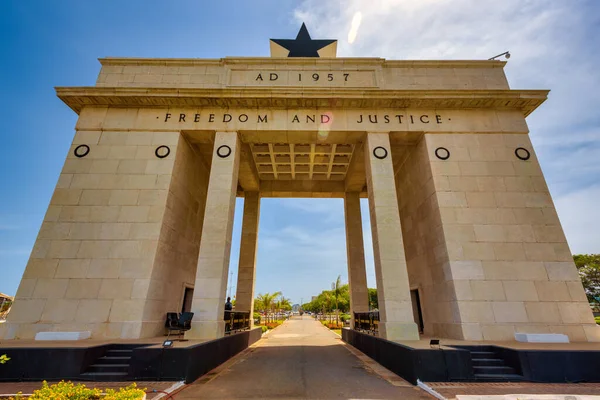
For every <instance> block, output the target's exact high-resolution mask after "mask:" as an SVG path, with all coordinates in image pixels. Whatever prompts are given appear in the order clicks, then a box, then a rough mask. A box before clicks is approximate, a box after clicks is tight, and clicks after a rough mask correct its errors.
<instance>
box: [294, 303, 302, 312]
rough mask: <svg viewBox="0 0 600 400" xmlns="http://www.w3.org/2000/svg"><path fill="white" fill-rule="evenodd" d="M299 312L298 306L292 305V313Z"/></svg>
mask: <svg viewBox="0 0 600 400" xmlns="http://www.w3.org/2000/svg"><path fill="white" fill-rule="evenodd" d="M298 311H300V304H294V305H293V306H292V312H298Z"/></svg>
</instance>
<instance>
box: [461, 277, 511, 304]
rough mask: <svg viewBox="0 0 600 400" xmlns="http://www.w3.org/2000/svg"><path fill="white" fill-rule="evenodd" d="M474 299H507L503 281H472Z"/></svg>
mask: <svg viewBox="0 0 600 400" xmlns="http://www.w3.org/2000/svg"><path fill="white" fill-rule="evenodd" d="M470 284H471V290H472V292H473V300H487V301H492V300H506V296H505V295H504V288H503V286H502V282H498V281H471V282H470Z"/></svg>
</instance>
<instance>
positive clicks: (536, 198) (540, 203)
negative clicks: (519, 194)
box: [524, 193, 554, 208]
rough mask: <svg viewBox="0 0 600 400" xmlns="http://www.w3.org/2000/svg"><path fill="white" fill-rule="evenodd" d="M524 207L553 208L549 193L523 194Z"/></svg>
mask: <svg viewBox="0 0 600 400" xmlns="http://www.w3.org/2000/svg"><path fill="white" fill-rule="evenodd" d="M524 199H525V207H540V208H542V207H554V204H553V203H552V198H551V197H550V194H549V193H525V194H524Z"/></svg>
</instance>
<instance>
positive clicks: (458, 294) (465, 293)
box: [367, 280, 473, 311]
mask: <svg viewBox="0 0 600 400" xmlns="http://www.w3.org/2000/svg"><path fill="white" fill-rule="evenodd" d="M449 283H450V285H449V286H450V288H449V290H450V291H453V294H454V295H453V296H451V297H450V299H451V300H459V301H461V300H473V293H472V291H471V285H469V281H467V280H463V281H460V280H454V281H451V282H449ZM439 294H440V293H438V295H439ZM438 300H440V299H438ZM367 311H368V309H367Z"/></svg>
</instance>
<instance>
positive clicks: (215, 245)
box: [185, 132, 240, 339]
mask: <svg viewBox="0 0 600 400" xmlns="http://www.w3.org/2000/svg"><path fill="white" fill-rule="evenodd" d="M239 159H240V143H239V140H238V135H237V132H217V133H216V134H215V145H214V149H213V156H212V163H211V169H210V178H209V182H208V193H207V196H206V210H205V213H204V224H203V225H202V237H201V239H200V252H199V255H198V268H197V271H196V283H195V286H194V299H193V301H192V312H193V313H194V319H193V321H192V329H191V330H189V331H188V332H187V333H186V335H185V336H186V338H189V339H216V338H219V337H222V336H223V335H224V333H225V322H224V321H223V314H224V310H225V294H226V292H227V278H228V274H229V257H230V253H231V234H232V231H233V215H234V211H235V198H236V192H237V186H238V168H239Z"/></svg>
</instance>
